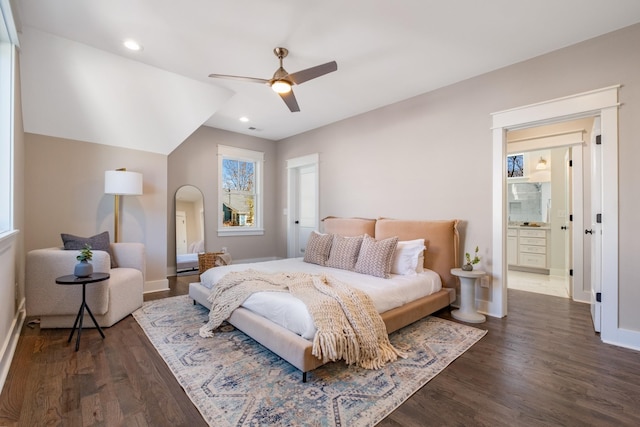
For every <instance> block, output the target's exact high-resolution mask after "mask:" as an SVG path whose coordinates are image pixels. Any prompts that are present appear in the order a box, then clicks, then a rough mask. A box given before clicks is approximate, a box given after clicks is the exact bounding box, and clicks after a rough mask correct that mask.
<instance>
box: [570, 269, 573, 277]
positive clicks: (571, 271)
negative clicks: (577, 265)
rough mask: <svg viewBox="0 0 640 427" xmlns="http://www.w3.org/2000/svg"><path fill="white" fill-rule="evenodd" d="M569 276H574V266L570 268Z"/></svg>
mask: <svg viewBox="0 0 640 427" xmlns="http://www.w3.org/2000/svg"><path fill="white" fill-rule="evenodd" d="M569 276H572V277H573V268H571V269H569Z"/></svg>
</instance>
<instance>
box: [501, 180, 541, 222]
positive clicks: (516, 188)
mask: <svg viewBox="0 0 640 427" xmlns="http://www.w3.org/2000/svg"><path fill="white" fill-rule="evenodd" d="M507 198H508V203H509V205H508V206H509V223H514V222H515V223H525V222H527V223H532V222H536V223H540V222H542V223H547V222H549V221H550V218H549V215H550V209H551V183H550V182H518V183H509V184H508V185H507Z"/></svg>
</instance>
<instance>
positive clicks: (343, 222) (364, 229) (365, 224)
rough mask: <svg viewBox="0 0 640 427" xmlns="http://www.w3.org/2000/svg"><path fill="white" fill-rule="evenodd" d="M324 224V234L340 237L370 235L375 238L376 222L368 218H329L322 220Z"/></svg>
mask: <svg viewBox="0 0 640 427" xmlns="http://www.w3.org/2000/svg"><path fill="white" fill-rule="evenodd" d="M322 222H323V223H324V232H325V233H329V234H337V235H339V236H347V237H354V236H362V235H363V234H368V235H369V236H371V237H375V236H374V234H375V232H376V220H375V219H368V218H339V217H336V216H328V217H326V218H325V219H323V220H322Z"/></svg>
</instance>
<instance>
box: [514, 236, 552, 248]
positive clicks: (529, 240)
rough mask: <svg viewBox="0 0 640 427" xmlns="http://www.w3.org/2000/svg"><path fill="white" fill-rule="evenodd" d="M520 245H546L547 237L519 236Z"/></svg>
mask: <svg viewBox="0 0 640 427" xmlns="http://www.w3.org/2000/svg"><path fill="white" fill-rule="evenodd" d="M519 240H520V246H522V245H530V246H546V245H547V239H540V238H538V237H522V236H520V239H519Z"/></svg>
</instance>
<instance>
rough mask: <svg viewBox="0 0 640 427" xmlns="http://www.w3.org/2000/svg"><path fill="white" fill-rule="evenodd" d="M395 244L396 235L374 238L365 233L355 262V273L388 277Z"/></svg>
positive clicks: (396, 242) (396, 240)
mask: <svg viewBox="0 0 640 427" xmlns="http://www.w3.org/2000/svg"><path fill="white" fill-rule="evenodd" d="M397 245H398V238H397V237H389V238H388V239H384V240H376V239H374V238H373V237H371V236H369V235H366V234H365V236H364V239H363V240H362V246H361V247H360V254H359V255H358V261H357V262H356V267H355V271H356V273H362V274H368V275H370V276H376V277H382V278H385V279H388V278H389V273H390V271H391V260H392V259H393V253H394V252H395V250H396V246H397Z"/></svg>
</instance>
